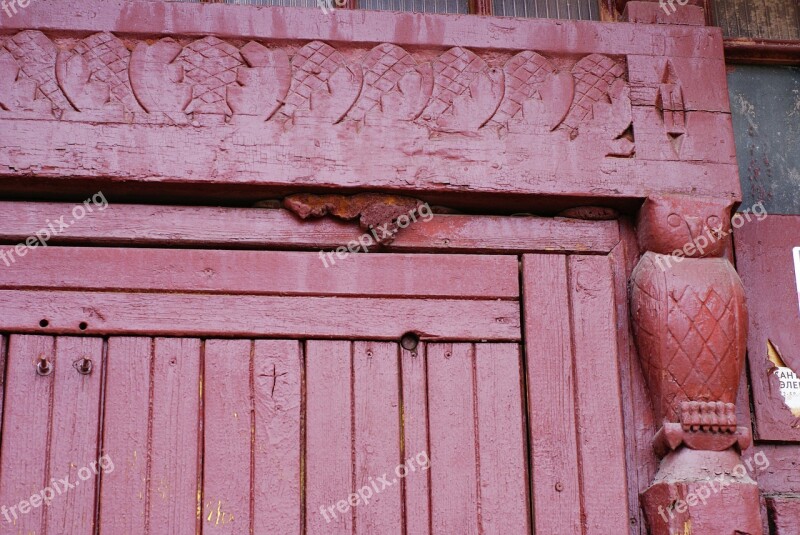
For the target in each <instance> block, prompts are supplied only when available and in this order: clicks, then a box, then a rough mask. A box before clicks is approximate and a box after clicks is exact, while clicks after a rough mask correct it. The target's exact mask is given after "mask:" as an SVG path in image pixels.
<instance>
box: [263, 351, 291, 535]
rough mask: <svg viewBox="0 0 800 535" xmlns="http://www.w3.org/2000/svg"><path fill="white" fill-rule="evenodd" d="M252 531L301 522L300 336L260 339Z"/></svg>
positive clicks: (267, 532) (284, 529) (279, 529)
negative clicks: (296, 337)
mask: <svg viewBox="0 0 800 535" xmlns="http://www.w3.org/2000/svg"><path fill="white" fill-rule="evenodd" d="M253 358H254V366H253V369H254V373H255V378H254V381H255V423H256V428H255V444H254V450H255V451H254V461H255V462H254V465H253V470H254V475H255V487H254V496H253V499H254V501H255V509H254V515H255V516H254V522H253V525H254V533H256V534H263V535H272V534H275V533H297V532H299V531H300V529H301V526H302V517H301V490H300V459H301V451H300V447H301V443H300V409H301V395H302V392H301V384H302V375H301V374H302V369H303V355H302V353H301V350H300V342H298V341H296V340H259V341H257V342H256V345H255V353H254V356H253Z"/></svg>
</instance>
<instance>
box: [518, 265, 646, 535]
mask: <svg viewBox="0 0 800 535" xmlns="http://www.w3.org/2000/svg"><path fill="white" fill-rule="evenodd" d="M612 275H613V273H612V268H611V263H610V259H609V258H608V257H605V256H570V257H564V256H548V255H525V256H524V257H523V277H522V279H523V294H524V301H523V308H524V312H525V338H526V341H527V357H528V367H527V377H528V404H529V407H530V422H531V423H530V427H529V433H530V441H531V465H532V470H533V483H532V486H533V496H534V504H535V506H536V514H535V522H536V531H537V532H538V533H583V534H585V535H607V534H609V533H627V532H628V531H629V530H630V524H629V520H628V518H629V516H630V514H629V512H628V500H627V495H628V494H627V493H628V485H627V479H626V477H627V472H626V463H625V448H624V440H623V437H624V435H623V433H624V428H623V421H622V398H621V390H620V382H619V381H620V378H619V364H618V351H617V341H616V333H617V329H618V325H617V318H616V308H615V307H616V305H615V297H614V285H613V277H612Z"/></svg>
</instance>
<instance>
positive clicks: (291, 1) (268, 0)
mask: <svg viewBox="0 0 800 535" xmlns="http://www.w3.org/2000/svg"><path fill="white" fill-rule="evenodd" d="M169 1H170V2H195V3H218V4H246V5H253V6H289V7H316V6H317V1H316V0H224V1H220V2H204V1H203V0H169ZM334 7H335V6H334Z"/></svg>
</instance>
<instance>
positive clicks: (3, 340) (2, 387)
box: [0, 335, 8, 522]
mask: <svg viewBox="0 0 800 535" xmlns="http://www.w3.org/2000/svg"><path fill="white" fill-rule="evenodd" d="M7 365H8V337H7V336H3V335H0V447H1V446H2V443H3V423H2V422H3V400H4V399H5V391H6V367H7ZM0 522H2V520H0Z"/></svg>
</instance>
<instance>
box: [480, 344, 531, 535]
mask: <svg viewBox="0 0 800 535" xmlns="http://www.w3.org/2000/svg"><path fill="white" fill-rule="evenodd" d="M520 364H521V362H520V355H519V346H518V345H517V344H476V345H475V374H476V378H477V380H476V385H477V389H476V391H475V396H476V398H477V415H478V418H477V423H478V445H479V450H478V459H479V463H480V489H481V514H480V518H481V533H484V534H487V535H489V534H497V535H505V534H508V533H518V534H520V535H522V534H525V533H530V528H529V525H530V524H529V518H530V513H529V510H528V492H527V490H526V487H527V481H528V467H527V462H526V460H525V455H526V450H527V447H526V440H525V435H524V428H525V423H524V419H523V412H522V377H521V373H520Z"/></svg>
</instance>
